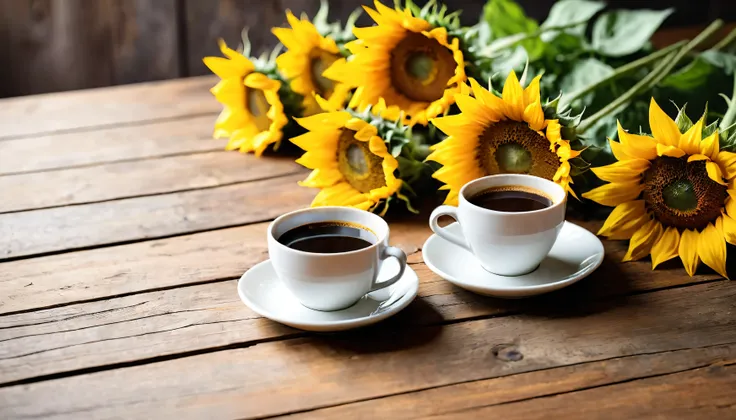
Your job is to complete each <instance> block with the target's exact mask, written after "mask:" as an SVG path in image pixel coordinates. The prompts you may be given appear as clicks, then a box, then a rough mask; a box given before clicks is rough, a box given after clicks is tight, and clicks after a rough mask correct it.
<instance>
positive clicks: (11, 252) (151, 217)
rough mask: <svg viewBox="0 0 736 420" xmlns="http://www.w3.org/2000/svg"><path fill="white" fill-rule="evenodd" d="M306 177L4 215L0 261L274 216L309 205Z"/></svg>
mask: <svg viewBox="0 0 736 420" xmlns="http://www.w3.org/2000/svg"><path fill="white" fill-rule="evenodd" d="M304 176H305V175H304V173H303V171H299V173H297V174H296V175H288V176H282V177H278V178H271V179H266V180H262V181H254V182H244V183H239V184H233V185H228V186H223V187H215V188H210V189H200V190H192V191H186V192H180V193H172V194H163V195H153V196H150V197H136V198H126V199H121V200H114V201H108V202H102V203H94V204H81V205H78V206H68V207H57V208H50V209H44V210H32V211H26V212H20V213H5V214H0V260H2V259H8V258H17V257H23V256H30V255H34V254H44V253H49V252H55V251H62V250H70V249H79V248H87V247H92V246H100V245H108V244H116V243H121V242H129V241H135V240H141V239H151V238H160V237H164V236H172V235H179V234H183V233H191V232H197V231H204V230H210V229H217V228H223V227H231V226H237V225H243V224H247V223H253V222H261V221H265V220H269V219H273V218H275V217H276V216H278V215H280V214H282V213H285V212H287V211H291V210H296V209H298V208H301V207H304V205H306V204H308V203H309V200H310V198H311V197H312V195H313V193H312V192H311V191H309V190H307V189H306V188H295V187H294V185H295V183H296V182H297V181H299V180H300V179H303V178H304Z"/></svg>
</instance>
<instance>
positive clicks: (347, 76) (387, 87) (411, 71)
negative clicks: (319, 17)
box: [324, 0, 467, 125]
mask: <svg viewBox="0 0 736 420" xmlns="http://www.w3.org/2000/svg"><path fill="white" fill-rule="evenodd" d="M375 7H376V9H375V10H373V9H371V8H369V7H364V8H365V10H366V11H367V12H368V14H369V15H370V16H371V17H372V18H373V20H374V21H375V22H376V26H372V27H368V28H356V29H354V30H353V33H354V34H355V36H356V37H357V38H358V39H357V40H356V41H353V42H351V43H349V44H348V45H347V48H348V49H349V50H350V52H352V53H353V56H352V57H351V58H350V60H344V59H343V60H338V61H336V62H335V63H334V64H333V65H332V66H331V67H330V68H328V69H327V71H326V72H325V73H324V75H325V76H326V77H328V78H330V79H333V80H338V81H340V82H342V83H345V84H348V85H352V86H355V87H357V88H358V89H357V90H356V91H355V93H354V94H353V97H352V99H351V101H350V107H351V108H357V109H364V108H365V107H366V106H368V105H373V104H376V103H378V100H379V99H380V98H383V99H384V100H385V101H386V104H387V105H388V106H394V105H395V106H398V107H399V108H401V110H402V111H404V113H405V115H406V121H405V122H407V123H411V124H415V123H419V124H422V125H426V124H427V122H428V120H429V119H430V118H433V117H436V116H437V115H440V114H442V113H444V112H445V111H447V110H448V109H449V107H450V105H452V104H453V103H454V95H455V93H457V92H459V90H460V85H461V84H462V83H464V82H465V80H467V78H466V75H465V61H464V59H463V52H462V50H461V49H460V40H459V39H458V38H456V37H450V36H449V35H448V30H447V28H446V27H444V26H436V25H433V24H431V23H430V22H429V21H427V20H425V19H423V18H422V17H417V16H415V13H413V12H412V8H411V7H407V8H406V9H404V10H403V11H402V10H400V9H396V10H394V9H391V8H389V7H386V6H384V5H383V4H381V3H380V2H379V1H378V0H376V1H375ZM425 9H426V13H425V14H432V15H434V16H433V18H432V19H431V20H433V21H438V22H441V21H448V22H454V20H452V19H451V18H449V19H443V18H444V11H442V10H441V11H439V12H438V11H437V7H436V6H435V7H434V8H433V9H430V8H425ZM425 9H423V10H425ZM428 18H429V17H428Z"/></svg>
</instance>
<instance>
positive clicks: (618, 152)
mask: <svg viewBox="0 0 736 420" xmlns="http://www.w3.org/2000/svg"><path fill="white" fill-rule="evenodd" d="M608 145H609V146H610V147H611V153H613V157H615V158H616V160H626V159H633V158H632V157H631V156H629V155H628V154H626V152H625V151H624V145H623V144H621V143H619V142H617V141H615V140H612V139H608Z"/></svg>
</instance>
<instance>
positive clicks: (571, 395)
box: [285, 344, 736, 420]
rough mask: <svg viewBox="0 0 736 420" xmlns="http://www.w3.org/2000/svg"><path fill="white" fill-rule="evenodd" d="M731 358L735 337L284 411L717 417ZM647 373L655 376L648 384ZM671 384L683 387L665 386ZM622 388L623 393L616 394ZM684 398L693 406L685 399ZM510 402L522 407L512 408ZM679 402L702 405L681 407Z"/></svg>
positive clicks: (361, 415) (335, 415)
mask: <svg viewBox="0 0 736 420" xmlns="http://www.w3.org/2000/svg"><path fill="white" fill-rule="evenodd" d="M734 360H736V344H725V345H715V346H706V347H699V348H692V349H682V350H673V351H666V352H657V353H650V354H640V355H632V356H622V357H615V358H611V359H603V360H600V361H595V362H584V363H577V364H573V365H569V366H563V367H558V368H551V369H544V370H539V371H532V372H526V373H519V374H513V375H509V376H502V377H498V378H493V379H485V380H478V381H470V382H463V383H459V384H456V385H448V386H443V387H438V388H430V389H426V390H422V391H416V392H409V393H405V394H399V395H394V396H390V397H384V398H381V399H377V400H368V401H361V402H356V403H349V404H343V405H340V406H336V407H330V408H325V409H317V410H314V411H309V412H305V413H300V414H294V415H291V416H285V417H288V418H289V419H325V420H330V419H335V420H340V419H345V418H354V419H372V418H401V419H410V418H436V417H447V418H458V417H460V418H490V417H492V416H498V415H503V418H510V419H529V418H540V419H548V418H550V416H551V415H554V416H555V418H557V416H558V415H560V416H562V413H564V415H565V418H582V419H589V418H591V417H609V416H610V417H615V418H619V417H618V416H619V415H620V414H621V413H624V412H626V411H629V414H628V416H621V418H625V417H634V418H639V417H647V416H651V417H657V415H662V414H664V412H665V410H666V414H665V415H664V416H663V418H678V417H677V414H678V413H679V414H680V415H684V416H683V417H684V418H707V416H704V415H702V414H703V413H705V412H706V411H707V410H708V409H713V408H716V409H720V410H721V415H720V416H716V417H714V418H727V416H726V413H728V411H727V410H728V409H729V401H730V402H731V404H732V403H733V399H734V394H733V392H730V389H733V386H734V385H733V384H734V383H735V382H734V378H736V375H734V373H733V372H732V369H733V366H727V367H726V366H725V365H729V364H730V363H733V361H734ZM703 370H706V375H708V374H715V375H718V376H719V377H720V378H719V380H716V381H713V379H715V378H713V377H710V378H700V379H701V385H702V383H712V386H713V387H716V388H717V389H714V388H711V387H710V386H696V385H694V384H688V386H687V387H685V389H681V388H682V386H681V385H682V384H681V383H679V382H676V381H679V380H680V378H681V376H679V375H680V374H681V373H682V372H684V373H685V374H686V375H689V374H690V373H691V372H693V371H694V372H695V373H696V374H697V375H701V374H702V373H703V372H702V371H703ZM674 375H678V376H674ZM715 375H714V376H715ZM729 375H730V376H729ZM673 376H674V377H673ZM723 379H725V381H724V380H723ZM650 381H658V382H660V383H658V384H656V385H655V386H652V385H653V384H652V383H651V382H650ZM662 382H664V383H662ZM714 382H717V384H716V383H714ZM724 382H725V383H724ZM673 384H676V385H680V386H678V387H677V388H680V389H676V388H675V389H673V388H672V387H671V386H672V385H673ZM622 386H623V387H627V388H628V389H625V390H623V391H622V390H621V389H620V388H619V387H622ZM675 390H677V391H684V392H683V393H682V394H679V393H677V394H669V392H673V391H675ZM662 391H665V392H662ZM622 392H625V393H624V394H621V393H622ZM591 393H594V394H597V395H591ZM599 393H600V394H599ZM674 395H677V396H676V397H674ZM714 397H715V398H714ZM579 398H582V399H583V400H585V401H581V400H579ZM543 399H545V400H543ZM586 399H587V400H586ZM709 399H713V400H716V401H717V403H716V404H714V405H715V407H713V406H709V405H708V404H704V402H705V401H706V400H709ZM571 400H574V401H571ZM560 402H562V404H559V403H560ZM566 405H568V406H566ZM591 405H592V406H591ZM688 405H689V406H691V407H687V406H688ZM693 405H694V406H695V407H692V406H693ZM719 406H720V407H719ZM509 407H522V408H520V409H519V410H518V411H517V410H514V409H509ZM684 408H695V409H696V410H700V411H695V410H693V412H689V413H688V412H682V411H680V410H683V409H684ZM730 408H731V409H732V408H733V407H730ZM614 410H615V411H614ZM612 413H615V415H614V414H612Z"/></svg>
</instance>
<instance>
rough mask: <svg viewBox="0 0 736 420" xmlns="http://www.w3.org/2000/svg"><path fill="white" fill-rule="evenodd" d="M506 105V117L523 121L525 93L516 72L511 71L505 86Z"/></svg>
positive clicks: (503, 94) (504, 99)
mask: <svg viewBox="0 0 736 420" xmlns="http://www.w3.org/2000/svg"><path fill="white" fill-rule="evenodd" d="M501 96H502V97H503V101H504V102H505V103H506V112H505V114H506V116H507V117H509V118H510V119H512V120H514V121H522V117H523V115H524V109H525V106H524V91H523V90H522V89H521V85H520V84H519V79H517V78H516V72H514V71H513V70H511V72H510V73H509V75H508V77H507V78H506V83H505V84H504V85H503V92H502V95H501Z"/></svg>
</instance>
